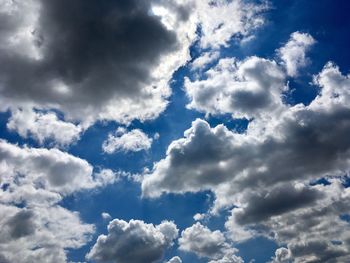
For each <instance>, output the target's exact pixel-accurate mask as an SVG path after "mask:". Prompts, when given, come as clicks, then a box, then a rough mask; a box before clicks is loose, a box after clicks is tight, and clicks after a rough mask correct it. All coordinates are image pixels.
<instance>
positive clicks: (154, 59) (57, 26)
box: [0, 0, 266, 139]
mask: <svg viewBox="0 0 350 263" xmlns="http://www.w3.org/2000/svg"><path fill="white" fill-rule="evenodd" d="M265 9H266V6H265V5H258V4H256V5H255V4H246V3H245V2H243V1H240V0H235V1H230V2H227V1H218V2H217V3H216V4H213V3H212V1H209V0H208V1H196V0H185V1H182V0H178V1H177V0H176V1H172V2H169V1H162V0H149V1H143V2H140V1H136V0H132V1H116V2H105V3H102V4H101V3H98V4H97V3H96V2H94V1H78V2H75V3H72V2H71V1H49V2H48V1H41V0H30V1H26V3H22V2H15V1H8V0H4V1H1V4H0V20H1V21H2V28H1V38H0V59H1V61H2V62H3V64H4V65H6V66H4V67H2V68H1V71H0V80H1V81H0V85H1V89H0V95H1V101H0V102H1V103H0V104H1V108H0V110H1V111H6V110H8V109H10V110H12V111H16V110H17V109H18V108H21V107H29V108H31V107H32V108H36V109H38V110H44V111H45V110H52V109H55V110H58V111H60V112H62V113H63V114H64V118H65V119H66V120H74V121H77V122H81V123H82V125H83V126H84V127H86V126H88V125H90V124H91V123H93V122H95V121H96V120H114V121H118V122H121V123H129V122H130V121H132V120H134V119H139V120H141V121H144V120H148V119H154V118H156V117H157V116H158V115H159V114H160V113H161V112H162V111H163V110H164V109H165V107H166V106H167V98H168V97H169V96H170V93H171V91H170V88H169V85H168V82H169V80H170V79H171V77H172V74H173V73H174V72H175V70H176V69H178V68H179V67H180V66H182V65H184V64H185V63H186V62H187V61H188V60H189V59H190V55H189V47H190V45H191V44H192V43H194V41H196V40H197V39H198V38H200V39H201V43H202V46H203V47H218V46H220V45H226V44H227V42H228V41H229V40H230V38H231V37H233V36H237V35H241V36H244V35H248V34H249V32H251V30H253V29H254V28H256V27H257V26H259V25H261V24H262V22H263V20H262V18H261V15H260V14H261V12H262V11H264V10H265ZM233 14H234V15H233ZM198 27H200V28H201V30H202V33H201V35H197V33H196V30H197V28H198ZM51 118H52V116H51ZM60 125H62V123H61V122H60ZM26 130H28V132H33V133H37V132H36V131H35V130H37V129H35V128H33V127H31V128H30V129H29V128H25V129H24V131H23V132H25V131H26ZM40 134H41V135H40V138H42V136H43V134H42V133H40ZM46 135H51V133H49V134H45V136H44V137H46ZM38 137H39V135H38ZM38 139H39V138H38Z"/></svg>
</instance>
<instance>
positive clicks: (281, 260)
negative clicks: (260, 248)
mask: <svg viewBox="0 0 350 263" xmlns="http://www.w3.org/2000/svg"><path fill="white" fill-rule="evenodd" d="M290 256H291V255H290V251H289V250H288V249H287V248H285V247H281V248H278V249H276V251H275V257H274V259H273V260H272V261H271V262H273V263H288V262H290V259H291V258H290Z"/></svg>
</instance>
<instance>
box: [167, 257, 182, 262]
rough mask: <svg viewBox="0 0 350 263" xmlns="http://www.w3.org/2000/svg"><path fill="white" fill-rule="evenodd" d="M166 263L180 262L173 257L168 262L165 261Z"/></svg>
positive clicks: (177, 258)
mask: <svg viewBox="0 0 350 263" xmlns="http://www.w3.org/2000/svg"><path fill="white" fill-rule="evenodd" d="M167 263H182V260H181V258H179V257H173V258H171V259H170V260H169V261H167Z"/></svg>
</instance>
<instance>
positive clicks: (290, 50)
mask: <svg viewBox="0 0 350 263" xmlns="http://www.w3.org/2000/svg"><path fill="white" fill-rule="evenodd" d="M315 43H316V41H315V39H314V38H313V37H312V36H311V35H309V34H307V33H300V32H294V33H293V34H292V35H291V37H290V39H289V40H288V42H287V43H286V44H285V45H284V46H283V47H281V48H280V49H279V50H278V55H279V56H280V58H281V59H282V61H283V65H284V66H285V68H286V70H287V73H288V75H289V76H292V77H295V76H296V75H297V74H298V71H299V69H300V68H302V67H305V66H306V65H307V63H308V61H309V60H308V59H307V58H306V52H307V51H308V50H309V49H310V47H311V46H312V45H314V44H315Z"/></svg>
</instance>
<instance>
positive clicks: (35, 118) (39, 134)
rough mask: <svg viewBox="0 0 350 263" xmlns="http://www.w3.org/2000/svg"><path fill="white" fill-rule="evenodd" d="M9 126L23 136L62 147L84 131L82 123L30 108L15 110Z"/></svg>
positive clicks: (73, 140)
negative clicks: (78, 123)
mask: <svg viewBox="0 0 350 263" xmlns="http://www.w3.org/2000/svg"><path fill="white" fill-rule="evenodd" d="M7 128H8V129H9V130H11V131H16V132H17V133H18V134H19V135H20V136H22V137H23V138H28V137H30V138H33V139H35V140H36V141H38V142H39V143H40V144H41V145H43V144H44V143H45V142H51V144H53V145H56V146H61V147H64V146H67V145H69V144H71V143H73V142H75V141H77V140H78V139H79V138H80V134H81V133H82V131H83V128H82V127H81V126H80V125H75V124H73V123H71V122H65V121H62V120H59V119H58V117H57V115H56V114H55V113H54V112H48V113H43V112H37V111H34V110H32V109H28V108H26V109H17V110H14V111H13V112H12V115H11V117H10V119H9V120H8V123H7Z"/></svg>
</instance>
